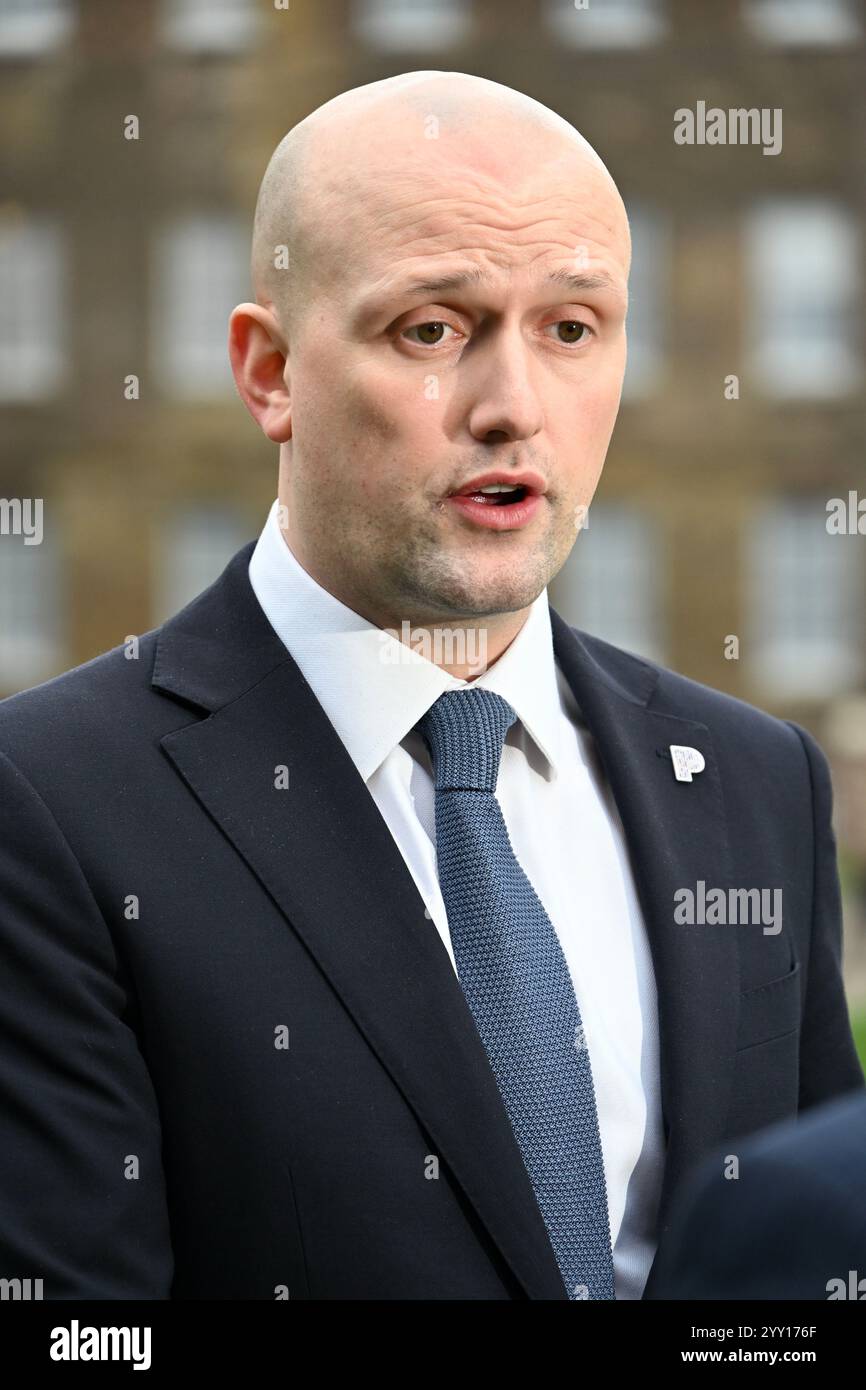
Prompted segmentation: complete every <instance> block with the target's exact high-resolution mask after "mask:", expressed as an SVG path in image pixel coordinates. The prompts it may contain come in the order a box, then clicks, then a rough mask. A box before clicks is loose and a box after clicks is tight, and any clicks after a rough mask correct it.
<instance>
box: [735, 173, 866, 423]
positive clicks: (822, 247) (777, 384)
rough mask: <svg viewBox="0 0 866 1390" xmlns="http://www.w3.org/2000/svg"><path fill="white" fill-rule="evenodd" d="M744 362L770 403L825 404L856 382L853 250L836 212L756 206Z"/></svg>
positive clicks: (850, 226) (855, 239) (850, 231)
mask: <svg viewBox="0 0 866 1390" xmlns="http://www.w3.org/2000/svg"><path fill="white" fill-rule="evenodd" d="M746 262H747V266H746V269H747V283H748V309H749V314H750V323H749V355H750V359H751V367H752V370H753V371H754V373H755V376H756V379H757V381H758V383H759V385H760V386H761V388H762V389H763V390H764V391H765V392H767V393H768V394H770V395H775V396H783V397H790V396H797V397H800V396H811V397H829V396H839V395H844V394H846V393H847V392H850V391H852V390H855V389H857V387H858V386H859V385H860V379H861V361H860V331H859V316H860V313H861V287H860V264H859V262H860V247H859V236H858V231H857V228H856V226H855V224H854V221H853V219H852V218H851V217H850V215H849V214H848V213H847V212H846V211H845V210H844V209H843V208H841V207H838V206H837V205H835V204H834V203H830V202H827V201H825V200H823V199H817V198H815V199H809V198H802V199H801V198H779V199H773V200H770V201H767V202H764V203H761V204H759V205H758V206H756V207H755V208H754V209H753V211H752V213H751V215H750V217H749V221H748V226H747V229H746Z"/></svg>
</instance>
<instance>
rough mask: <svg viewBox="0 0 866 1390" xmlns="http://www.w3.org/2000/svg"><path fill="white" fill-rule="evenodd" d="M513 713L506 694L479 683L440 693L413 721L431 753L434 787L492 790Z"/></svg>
mask: <svg viewBox="0 0 866 1390" xmlns="http://www.w3.org/2000/svg"><path fill="white" fill-rule="evenodd" d="M516 718H517V714H516V712H515V710H513V709H512V707H511V705H510V704H509V703H508V701H507V700H503V698H502V696H501V695H497V694H496V692H495V691H493V690H485V689H484V687H483V686H471V687H470V688H469V689H468V690H446V692H445V694H444V695H440V696H439V699H438V700H437V701H436V702H435V704H433V705H431V706H430V708H429V709H428V711H427V713H426V714H425V715H424V717H423V719H420V720H419V721H418V725H417V727H418V729H419V731H420V733H421V735H422V737H423V739H424V742H425V743H426V744H427V747H428V748H429V749H430V756H431V758H432V759H433V768H434V771H435V774H436V790H437V791H454V790H458V789H463V790H466V791H480V792H481V791H483V792H495V791H496V779H497V777H498V776H499V760H500V758H501V757H502V745H503V743H504V742H505V735H506V734H507V732H508V730H509V729H510V728H511V725H512V724H513V723H514V721H515V719H516Z"/></svg>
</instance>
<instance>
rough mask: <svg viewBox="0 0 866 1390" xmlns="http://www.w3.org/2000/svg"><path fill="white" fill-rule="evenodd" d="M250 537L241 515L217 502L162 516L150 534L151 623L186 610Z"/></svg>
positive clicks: (248, 528) (187, 507) (249, 530)
mask: <svg viewBox="0 0 866 1390" xmlns="http://www.w3.org/2000/svg"><path fill="white" fill-rule="evenodd" d="M252 539H253V535H252V534H251V528H250V526H249V525H248V524H247V521H246V518H245V516H244V515H243V514H242V513H241V512H240V511H238V510H236V509H235V508H232V507H230V506H225V505H223V504H221V503H216V502H214V503H211V502H208V501H203V502H202V503H201V505H200V506H192V505H191V506H186V507H184V508H182V509H180V510H179V511H176V512H173V513H172V514H171V515H170V516H168V517H166V518H165V520H164V521H162V522H161V523H160V525H159V526H158V527H157V528H156V531H155V533H154V553H153V586H152V596H153V603H152V615H151V616H152V621H153V622H154V623H155V624H158V623H163V622H165V620H166V619H167V618H170V617H172V616H173V614H175V613H177V612H178V611H179V610H180V609H181V608H184V607H185V606H186V605H187V604H188V603H189V602H190V600H191V599H194V598H196V597H197V596H198V595H199V594H200V593H202V592H203V590H205V589H207V588H208V586H209V585H210V584H212V583H213V581H214V580H215V579H217V578H219V576H220V574H221V573H222V571H223V570H224V569H225V567H226V565H227V564H228V562H229V560H230V559H231V558H232V556H233V555H235V554H236V553H237V551H238V550H240V548H241V546H243V545H245V544H246V543H247V541H250V540H252Z"/></svg>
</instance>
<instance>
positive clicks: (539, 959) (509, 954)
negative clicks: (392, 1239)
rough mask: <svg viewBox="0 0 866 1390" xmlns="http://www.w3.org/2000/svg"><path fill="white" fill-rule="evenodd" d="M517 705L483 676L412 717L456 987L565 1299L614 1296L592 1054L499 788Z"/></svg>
mask: <svg viewBox="0 0 866 1390" xmlns="http://www.w3.org/2000/svg"><path fill="white" fill-rule="evenodd" d="M516 718H517V715H516V713H515V711H514V710H513V709H512V707H511V705H509V703H508V701H507V700H503V698H502V697H501V696H500V695H497V694H496V693H495V692H494V691H492V690H485V689H484V688H483V687H482V686H472V687H470V688H469V689H467V690H450V691H447V692H446V693H445V694H444V695H441V696H440V697H439V699H438V700H437V701H436V703H435V704H434V705H433V706H432V707H431V708H430V709H429V710H428V711H427V713H426V714H425V715H424V717H423V719H421V720H420V721H419V723H418V726H417V727H418V729H419V731H420V733H421V734H422V736H423V738H424V740H425V742H426V743H427V746H428V747H429V749H430V754H431V757H432V759H433V766H434V769H435V774H436V852H437V859H438V869H439V884H440V887H441V889H442V897H443V899H444V901H445V910H446V912H447V915H448V929H449V932H450V934H451V942H452V946H453V949H454V956H455V960H456V962H457V973H458V976H459V980H460V984H461V986H462V988H463V993H464V994H465V996H466V1000H467V1003H468V1004H469V1008H470V1010H471V1012H472V1015H473V1018H474V1019H475V1024H476V1027H477V1028H478V1032H479V1034H480V1035H481V1040H482V1042H483V1043H484V1046H485V1048H486V1049H487V1054H488V1056H489V1058H490V1064H491V1068H492V1070H493V1074H494V1076H495V1078H496V1082H497V1085H498V1086H499V1089H500V1091H501V1092H502V1099H503V1101H504V1102H505V1109H506V1112H507V1114H508V1118H509V1120H510V1121H511V1126H512V1128H513V1130H514V1134H515V1137H516V1139H517V1143H518V1145H519V1148H520V1152H521V1154H522V1156H523V1161H524V1164H525V1165H526V1170H527V1172H528V1174H529V1178H530V1181H531V1183H532V1187H533V1190H534V1192H535V1196H536V1200H537V1202H538V1206H539V1209H540V1211H541V1214H542V1216H543V1218H544V1222H545V1225H546V1226H547V1232H548V1235H549V1237H550V1243H551V1245H552V1246H553V1250H554V1253H555V1255H556V1259H557V1263H558V1265H559V1269H560V1272H561V1274H562V1279H563V1283H564V1284H565V1288H566V1291H567V1293H568V1296H569V1298H570V1299H585V1298H591V1299H613V1298H615V1297H616V1295H615V1293H614V1280H613V1257H612V1254H611V1245H610V1225H609V1220H608V1210H607V1188H606V1186H605V1179H604V1165H603V1162H602V1152H601V1141H600V1138H599V1132H598V1116H597V1114H596V1108H595V1092H594V1090H593V1085H592V1072H591V1070H590V1065H589V1053H588V1051H587V1047H586V1043H585V1040H584V1036H583V1026H582V1024H581V1021H580V1010H579V1009H578V1006H577V1000H576V998H575V994H574V988H573V986H572V983H571V977H570V975H569V973H568V966H567V965H566V961H565V956H564V955H563V952H562V947H561V945H560V943H559V938H558V937H557V935H556V932H555V930H554V927H553V924H552V922H551V921H550V918H549V917H548V915H547V913H546V912H545V910H544V908H543V907H542V905H541V903H540V902H539V900H538V897H537V896H536V894H535V890H534V889H533V887H532V884H531V883H530V882H529V879H528V878H527V877H526V874H525V873H524V872H523V869H522V868H521V867H520V864H519V863H518V862H517V859H516V857H515V854H514V850H513V849H512V848H511V841H510V840H509V838H508V830H507V828H506V825H505V821H504V819H503V816H502V811H501V810H500V807H499V802H498V801H497V800H496V796H495V791H496V779H497V777H498V775H499V761H500V758H501V755H502V745H503V742H504V740H505V735H506V733H507V732H508V729H509V728H510V727H511V725H512V724H513V723H514V721H515V719H516Z"/></svg>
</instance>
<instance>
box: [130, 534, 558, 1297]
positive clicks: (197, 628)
mask: <svg viewBox="0 0 866 1390" xmlns="http://www.w3.org/2000/svg"><path fill="white" fill-rule="evenodd" d="M251 549H252V547H250V546H248V547H246V549H245V550H244V551H242V552H241V553H240V554H239V555H238V556H236V557H235V560H234V561H232V563H231V564H230V566H229V567H228V569H227V570H226V571H225V573H224V574H223V576H222V577H221V578H220V580H218V581H217V583H216V585H214V586H212V588H211V589H210V590H208V591H207V592H206V593H205V594H204V595H202V596H201V598H200V599H198V600H196V602H195V603H194V604H193V605H191V607H190V608H189V609H187V610H185V611H184V613H182V614H179V615H178V617H177V618H175V619H173V620H172V621H171V622H170V623H169V624H167V625H166V627H165V628H164V629H163V630H162V633H161V636H160V639H159V645H158V650H157V657H156V662H155V670H154V684H155V685H156V686H157V688H159V689H160V690H162V691H164V692H166V693H170V694H172V695H174V696H175V697H177V698H180V699H183V700H184V701H186V702H187V703H195V704H198V705H200V706H201V707H202V708H204V709H206V710H209V711H210V717H209V718H207V719H201V720H198V721H195V722H192V723H190V724H188V725H186V726H185V727H184V728H181V729H177V730H175V731H174V732H173V733H170V734H168V735H166V736H165V737H164V738H163V739H162V741H161V742H162V747H163V749H164V750H165V752H166V754H167V755H168V757H169V758H170V759H171V761H172V763H173V764H174V766H175V768H176V769H177V771H178V772H179V774H180V775H181V777H183V779H184V781H185V782H186V783H187V785H188V786H189V788H190V789H191V791H192V792H193V793H194V794H195V796H196V797H197V798H198V800H199V801H200V802H201V804H202V806H204V807H205V809H206V810H207V811H208V813H209V814H210V815H211V816H212V817H213V819H214V820H215V821H216V822H217V824H219V825H220V826H221V827H222V829H223V831H224V832H225V834H226V835H227V836H228V838H229V840H230V841H231V842H232V844H233V845H234V846H235V848H236V849H237V851H238V852H239V853H240V854H241V855H242V856H243V858H244V859H245V860H246V862H247V863H248V865H249V866H250V868H251V869H252V870H253V872H254V873H255V874H256V876H257V878H258V879H259V880H260V882H261V883H262V884H263V886H264V887H265V889H266V890H267V891H268V893H269V894H270V896H271V897H272V898H273V900H274V902H275V903H276V904H277V906H278V907H279V908H280V910H281V911H282V912H283V913H284V915H285V917H286V918H287V919H288V923H289V924H290V926H291V929H292V930H294V931H295V932H296V933H297V934H298V935H299V936H300V937H301V938H302V940H303V941H304V943H305V945H306V946H307V948H308V949H309V951H310V953H311V954H312V956H313V957H314V958H315V960H316V961H317V962H318V964H319V966H320V967H321V969H322V971H323V972H324V974H325V976H326V977H327V979H328V980H329V982H330V984H331V986H332V987H333V989H334V990H335V991H336V993H337V994H338V996H339V998H340V999H341V1001H342V1002H343V1004H344V1006H345V1007H346V1009H347V1010H348V1011H349V1013H350V1014H351V1015H352V1017H353V1019H354V1021H355V1023H356V1024H357V1026H358V1028H359V1029H360V1031H361V1033H362V1034H363V1035H364V1037H365V1038H366V1040H367V1042H368V1043H369V1045H370V1047H371V1048H372V1049H373V1050H374V1051H375V1053H376V1054H377V1056H378V1058H379V1060H380V1061H381V1063H382V1065H383V1066H384V1067H385V1068H386V1069H387V1070H388V1072H389V1073H390V1075H391V1077H392V1078H393V1080H394V1083H395V1084H396V1085H397V1087H398V1088H399V1090H400V1091H401V1093H402V1094H403V1096H404V1097H405V1099H406V1101H407V1102H408V1104H409V1105H410V1106H411V1108H412V1110H413V1111H414V1112H415V1114H416V1116H417V1117H418V1120H419V1122H420V1124H421V1125H422V1127H423V1128H424V1130H425V1131H426V1132H427V1133H428V1135H429V1136H430V1139H431V1141H432V1144H433V1145H434V1152H436V1153H438V1154H439V1156H440V1158H441V1160H442V1161H443V1162H444V1163H445V1164H446V1165H447V1166H448V1167H449V1168H450V1169H451V1171H452V1172H453V1174H454V1176H455V1178H456V1180H457V1182H458V1183H459V1185H460V1187H461V1188H462V1190H463V1191H464V1193H465V1194H466V1196H467V1198H468V1200H469V1202H470V1203H471V1204H472V1206H473V1207H474V1209H475V1211H476V1213H477V1215H478V1217H479V1218H480V1220H481V1222H482V1223H483V1224H484V1226H485V1227H486V1228H487V1231H488V1232H489V1234H490V1236H491V1237H492V1239H493V1241H494V1242H495V1244H496V1246H497V1247H498V1249H499V1251H500V1252H501V1254H502V1256H503V1257H504V1259H505V1261H506V1262H507V1264H508V1265H509V1266H510V1268H511V1270H512V1272H513V1274H514V1276H515V1278H516V1279H517V1281H518V1282H519V1284H520V1285H521V1286H522V1288H523V1290H524V1291H525V1293H526V1295H527V1296H528V1297H530V1298H533V1299H565V1298H566V1292H565V1288H564V1285H563V1283H562V1278H561V1275H560V1273H559V1268H558V1266H557V1263H556V1258H555V1256H554V1253H553V1249H552V1246H551V1244H550V1241H549V1238H548V1235H547V1230H546V1228H545V1226H544V1221H543V1218H542V1216H541V1213H540V1210H539V1208H538V1205H537V1203H536V1201H535V1197H534V1194H533V1191H532V1187H531V1184H530V1181H529V1177H528V1174H527V1172H526V1169H525V1167H524V1164H523V1160H522V1158H521V1155H520V1150H519V1148H518V1145H517V1141H516V1139H515V1137H514V1133H513V1131H512V1129H511V1126H510V1124H509V1122H508V1118H507V1114H506V1112H505V1109H504V1105H503V1102H502V1098H501V1095H500V1093H499V1090H498V1088H497V1085H496V1081H495V1078H494V1076H493V1073H492V1071H491V1068H490V1064H489V1060H488V1058H487V1054H486V1052H485V1050H484V1045H483V1043H482V1042H481V1039H480V1037H479V1035H478V1032H477V1029H476V1027H475V1024H474V1021H473V1019H472V1015H471V1013H470V1011H469V1007H468V1005H467V1003H466V1000H465V997H464V995H463V992H462V990H461V988H460V985H459V982H458V980H457V978H456V976H455V974H454V971H453V969H452V966H451V962H450V960H449V957H448V953H447V951H446V950H445V947H444V945H443V943H442V941H441V939H440V937H439V934H438V932H437V931H436V929H435V927H434V926H433V923H432V922H431V921H430V920H429V919H428V918H427V917H426V916H425V913H424V903H423V900H422V899H421V896H420V894H419V893H418V891H417V889H416V887H415V883H414V880H413V879H412V877H411V874H410V873H409V870H408V868H407V867H406V864H405V863H404V861H403V858H402V856H401V854H400V852H399V850H398V848H397V846H396V844H395V842H394V840H393V838H392V836H391V834H390V831H389V830H388V827H387V825H386V823H385V821H384V819H383V818H382V816H381V814H380V812H379V810H378V807H377V806H376V804H375V802H374V800H373V798H372V796H371V795H370V793H369V791H368V790H367V787H366V785H365V784H364V782H363V779H362V778H361V776H360V774H359V773H358V771H357V769H356V768H355V765H354V764H353V763H352V761H351V759H350V757H349V755H348V753H347V752H346V749H345V748H344V746H343V744H342V743H341V741H340V739H339V738H338V736H337V734H336V732H335V730H334V728H333V726H332V725H331V723H330V721H329V720H328V719H327V717H326V715H325V713H324V711H323V709H322V707H321V705H320V704H319V702H318V701H317V700H316V698H315V696H314V694H313V692H312V690H311V688H310V687H309V685H308V684H307V682H306V680H305V679H304V677H303V676H302V674H301V672H300V670H299V669H298V667H297V665H296V664H295V662H294V661H293V660H292V658H291V657H290V656H289V655H288V654H287V652H286V649H285V648H284V647H283V645H282V643H281V642H280V641H279V639H278V638H277V636H276V634H275V633H274V632H273V631H272V629H271V628H270V625H269V624H268V623H267V620H266V619H265V617H264V614H263V613H262V611H261V609H260V608H259V605H258V603H257V601H256V599H255V596H254V594H253V592H252V589H251V587H250V585H249V580H248V578H247V574H246V566H247V564H248V561H249V554H250V551H251ZM280 765H285V766H286V767H287V768H288V770H289V786H288V789H286V790H277V789H276V787H275V769H276V768H277V767H278V766H280Z"/></svg>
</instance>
